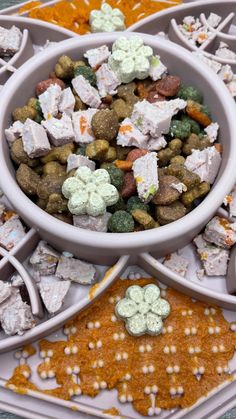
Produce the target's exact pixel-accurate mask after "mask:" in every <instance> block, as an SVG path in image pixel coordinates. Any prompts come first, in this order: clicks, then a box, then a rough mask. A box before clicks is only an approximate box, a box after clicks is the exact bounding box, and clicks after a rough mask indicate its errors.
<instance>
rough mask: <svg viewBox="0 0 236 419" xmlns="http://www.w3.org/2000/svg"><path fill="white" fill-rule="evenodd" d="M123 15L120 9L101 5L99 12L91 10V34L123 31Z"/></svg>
mask: <svg viewBox="0 0 236 419" xmlns="http://www.w3.org/2000/svg"><path fill="white" fill-rule="evenodd" d="M124 19H125V17H124V15H123V13H122V12H121V11H120V9H112V7H111V6H110V5H109V4H107V3H103V5H102V6H101V9H100V10H92V11H91V13H90V16H89V23H90V26H91V31H92V32H115V31H124V30H125V23H124Z"/></svg>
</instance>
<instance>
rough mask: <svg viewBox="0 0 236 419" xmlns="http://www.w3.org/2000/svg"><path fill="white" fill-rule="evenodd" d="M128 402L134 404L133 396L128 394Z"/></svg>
mask: <svg viewBox="0 0 236 419" xmlns="http://www.w3.org/2000/svg"><path fill="white" fill-rule="evenodd" d="M127 400H128V402H132V401H133V397H132V396H131V394H128V397H127Z"/></svg>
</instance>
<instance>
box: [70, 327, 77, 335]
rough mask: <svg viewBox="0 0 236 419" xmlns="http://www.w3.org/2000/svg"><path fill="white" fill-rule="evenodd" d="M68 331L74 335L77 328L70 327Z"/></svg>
mask: <svg viewBox="0 0 236 419" xmlns="http://www.w3.org/2000/svg"><path fill="white" fill-rule="evenodd" d="M70 330H71V333H72V334H73V335H74V334H75V333H76V332H77V327H75V326H72V327H71V329H70Z"/></svg>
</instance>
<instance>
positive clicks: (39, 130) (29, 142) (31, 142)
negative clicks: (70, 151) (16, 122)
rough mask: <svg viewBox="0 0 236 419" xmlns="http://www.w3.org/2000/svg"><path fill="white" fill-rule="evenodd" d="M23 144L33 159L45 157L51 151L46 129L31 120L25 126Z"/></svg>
mask: <svg viewBox="0 0 236 419" xmlns="http://www.w3.org/2000/svg"><path fill="white" fill-rule="evenodd" d="M22 142H23V147H24V151H25V152H26V153H27V154H28V156H29V157H31V158H34V157H41V156H45V154H47V153H48V152H49V151H50V149H51V146H50V143H49V141H48V137H47V134H46V131H45V129H44V128H43V127H42V125H40V124H38V123H37V122H35V121H32V119H29V118H28V119H26V122H25V124H24V128H23V131H22Z"/></svg>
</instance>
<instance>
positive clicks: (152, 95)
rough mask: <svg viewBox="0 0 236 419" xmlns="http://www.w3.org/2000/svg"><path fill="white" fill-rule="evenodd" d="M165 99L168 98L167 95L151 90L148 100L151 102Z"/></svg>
mask: <svg viewBox="0 0 236 419" xmlns="http://www.w3.org/2000/svg"><path fill="white" fill-rule="evenodd" d="M163 100H166V99H165V96H163V95H160V93H157V91H156V90H151V92H149V93H148V96H147V101H148V102H150V103H155V102H162V101H163Z"/></svg>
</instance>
